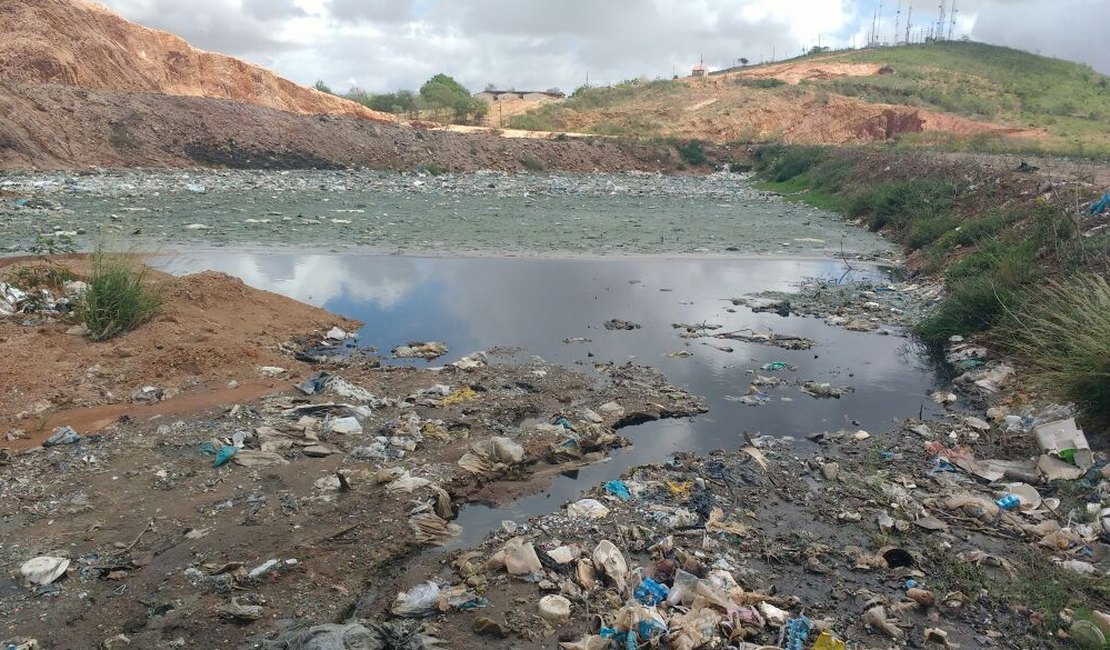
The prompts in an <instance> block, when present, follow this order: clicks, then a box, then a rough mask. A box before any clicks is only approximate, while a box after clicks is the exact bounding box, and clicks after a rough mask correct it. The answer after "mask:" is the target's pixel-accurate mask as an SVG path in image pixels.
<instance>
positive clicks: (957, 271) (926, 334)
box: [915, 242, 1043, 345]
mask: <svg viewBox="0 0 1110 650" xmlns="http://www.w3.org/2000/svg"><path fill="white" fill-rule="evenodd" d="M1034 254H1035V249H1034V247H1033V245H1032V244H1031V243H1029V242H1022V243H1019V244H1006V243H994V242H992V245H989V246H986V247H984V249H983V250H980V251H977V252H976V253H973V254H971V255H968V256H967V257H965V258H964V259H962V260H960V261H959V262H956V263H954V264H953V265H952V266H951V267H949V269H948V272H947V273H946V275H945V279H946V285H947V295H946V296H945V297H944V300H942V301H941V302H940V304H939V305H937V307H936V308H935V309H934V310H933V312H932V313H931V314H929V315H928V316H926V317H925V318H924V319H922V320H921V322H919V323H918V324H917V326H916V328H915V331H916V333H917V335H918V336H920V337H921V338H922V339H923V340H924V341H925V342H926V343H928V344H930V345H940V344H942V343H944V342H945V341H947V340H948V338H949V337H950V336H953V335H955V334H959V335H965V334H971V333H973V332H980V331H983V330H986V329H988V328H990V327H991V326H992V325H994V324H995V323H997V322H998V321H1000V320H1001V319H1002V317H1003V316H1005V314H1006V313H1007V311H1008V310H1011V309H1013V308H1014V307H1015V306H1016V305H1017V304H1019V303H1020V302H1021V300H1022V292H1023V291H1024V289H1025V288H1026V287H1028V286H1030V285H1031V284H1033V283H1034V282H1036V281H1037V280H1039V279H1040V278H1041V277H1042V275H1043V270H1042V269H1041V267H1040V266H1038V265H1037V264H1036V263H1035V260H1034Z"/></svg>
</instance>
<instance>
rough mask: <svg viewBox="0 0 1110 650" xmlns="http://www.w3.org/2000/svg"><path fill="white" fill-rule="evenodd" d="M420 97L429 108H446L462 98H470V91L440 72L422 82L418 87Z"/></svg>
mask: <svg viewBox="0 0 1110 650" xmlns="http://www.w3.org/2000/svg"><path fill="white" fill-rule="evenodd" d="M420 96H421V97H423V98H424V101H426V102H428V105H429V106H434V107H437V108H448V107H450V106H454V105H455V102H456V101H457V100H458V99H459V98H462V97H470V91H469V90H467V89H466V87H465V86H463V85H462V84H461V83H459V82H457V81H455V80H454V79H452V78H451V77H449V76H447V75H445V74H443V73H442V72H441V73H439V74H437V75H436V76H434V77H432V78H431V79H429V80H427V81H425V82H424V85H423V86H421V87H420Z"/></svg>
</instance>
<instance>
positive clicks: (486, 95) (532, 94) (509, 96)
mask: <svg viewBox="0 0 1110 650" xmlns="http://www.w3.org/2000/svg"><path fill="white" fill-rule="evenodd" d="M474 96H475V97H477V98H478V99H480V100H482V101H484V102H489V103H490V104H499V103H502V102H539V103H545V102H558V101H562V100H564V99H566V97H567V95H566V93H561V92H556V91H553V90H542V91H541V90H483V91H482V92H480V93H475V94H474Z"/></svg>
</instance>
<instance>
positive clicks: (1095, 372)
mask: <svg viewBox="0 0 1110 650" xmlns="http://www.w3.org/2000/svg"><path fill="white" fill-rule="evenodd" d="M1005 330H1006V333H1007V334H1008V336H1003V337H1000V340H1001V341H1003V342H1004V345H1005V347H1006V348H1007V349H1008V351H1009V352H1011V353H1012V354H1013V355H1014V356H1015V357H1017V358H1018V359H1020V360H1022V361H1023V362H1024V364H1025V365H1027V366H1028V367H1030V368H1032V369H1033V370H1035V371H1036V372H1035V375H1034V377H1035V378H1036V380H1037V381H1038V383H1039V384H1040V385H1041V387H1042V388H1044V389H1045V390H1047V391H1049V392H1050V393H1052V394H1053V395H1055V396H1056V397H1057V398H1059V399H1061V400H1064V401H1070V402H1075V403H1076V404H1078V405H1080V406H1081V407H1083V409H1084V411H1085V412H1086V413H1087V414H1088V415H1091V416H1093V417H1095V418H1097V419H1100V420H1102V421H1104V422H1110V282H1107V280H1106V278H1105V277H1103V276H1100V275H1095V274H1086V273H1085V274H1077V275H1075V276H1072V277H1069V278H1067V279H1063V280H1054V281H1050V282H1047V283H1045V284H1044V286H1041V287H1038V288H1037V289H1035V290H1033V291H1030V292H1029V295H1028V296H1027V297H1026V299H1025V300H1024V301H1023V302H1022V306H1021V308H1020V310H1015V311H1014V312H1012V313H1011V314H1010V318H1009V322H1008V323H1007V325H1006V326H1005Z"/></svg>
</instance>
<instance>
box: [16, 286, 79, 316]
mask: <svg viewBox="0 0 1110 650" xmlns="http://www.w3.org/2000/svg"><path fill="white" fill-rule="evenodd" d="M33 284H35V286H34V287H33V288H20V287H18V286H16V285H15V284H13V283H10V282H0V317H8V316H14V315H17V314H23V315H35V316H40V317H43V316H45V317H55V318H57V317H62V316H65V315H66V314H69V313H71V312H73V310H74V309H75V308H76V306H77V301H78V300H80V299H81V296H83V295H84V293H85V292H86V291H88V288H89V285H88V284H86V283H84V282H81V281H80V280H67V281H65V282H64V283H63V284H62V285H61V286H60V287H59V288H58V289H56V290H53V291H52V290H51V289H49V288H46V287H44V286H40V285H39V284H38V283H37V282H36V283H33Z"/></svg>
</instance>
